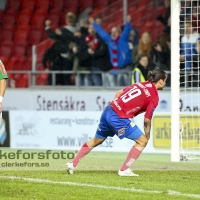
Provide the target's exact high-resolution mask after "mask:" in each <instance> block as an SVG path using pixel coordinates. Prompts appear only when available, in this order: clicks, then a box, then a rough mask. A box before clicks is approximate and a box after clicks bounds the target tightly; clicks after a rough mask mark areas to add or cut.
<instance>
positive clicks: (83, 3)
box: [79, 0, 95, 12]
mask: <svg viewBox="0 0 200 200" xmlns="http://www.w3.org/2000/svg"><path fill="white" fill-rule="evenodd" d="M94 1H95V0H94ZM87 8H93V0H79V10H80V11H81V12H83V11H84V10H85V9H87Z"/></svg>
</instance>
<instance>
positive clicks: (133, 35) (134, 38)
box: [129, 28, 139, 50]
mask: <svg viewBox="0 0 200 200" xmlns="http://www.w3.org/2000/svg"><path fill="white" fill-rule="evenodd" d="M138 37H139V32H138V30H137V29H136V28H132V29H131V32H130V36H129V45H131V46H130V49H132V50H133V49H134V48H135V47H136V46H137V45H138V44H139V38H138Z"/></svg>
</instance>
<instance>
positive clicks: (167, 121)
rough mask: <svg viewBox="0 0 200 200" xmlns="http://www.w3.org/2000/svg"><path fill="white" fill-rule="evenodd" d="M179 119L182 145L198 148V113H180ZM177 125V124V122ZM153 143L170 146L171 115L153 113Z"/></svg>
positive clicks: (199, 138)
mask: <svg viewBox="0 0 200 200" xmlns="http://www.w3.org/2000/svg"><path fill="white" fill-rule="evenodd" d="M180 121H181V123H182V126H183V128H182V134H181V137H182V144H181V145H182V147H193V148H200V118H199V115H189V114H188V115H180ZM177 126H179V124H178V125H177ZM180 131H181V129H180ZM178 134H180V133H178ZM181 137H180V138H181ZM153 144H154V147H170V146H171V116H170V115H154V117H153Z"/></svg>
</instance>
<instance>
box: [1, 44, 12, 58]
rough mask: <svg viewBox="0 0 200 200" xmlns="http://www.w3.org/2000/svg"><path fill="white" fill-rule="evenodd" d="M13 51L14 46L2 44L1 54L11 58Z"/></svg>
mask: <svg viewBox="0 0 200 200" xmlns="http://www.w3.org/2000/svg"><path fill="white" fill-rule="evenodd" d="M11 51H12V47H10V46H8V45H1V46H0V56H5V57H7V58H10V56H11Z"/></svg>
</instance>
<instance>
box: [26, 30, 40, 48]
mask: <svg viewBox="0 0 200 200" xmlns="http://www.w3.org/2000/svg"><path fill="white" fill-rule="evenodd" d="M41 40H42V31H40V30H38V29H31V30H30V31H29V35H28V42H29V45H31V46H32V45H36V44H38V43H40V42H41Z"/></svg>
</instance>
